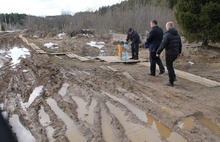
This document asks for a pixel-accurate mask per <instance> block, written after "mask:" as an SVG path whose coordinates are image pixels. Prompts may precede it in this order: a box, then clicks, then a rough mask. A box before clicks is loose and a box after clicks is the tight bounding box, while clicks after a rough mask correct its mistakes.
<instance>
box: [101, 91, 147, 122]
mask: <svg viewBox="0 0 220 142" xmlns="http://www.w3.org/2000/svg"><path fill="white" fill-rule="evenodd" d="M105 94H106V95H107V96H109V97H110V98H112V99H113V100H115V101H118V102H119V103H121V104H123V105H125V106H126V107H127V108H128V109H129V110H130V111H131V112H132V113H134V114H135V115H136V116H137V117H138V119H140V120H141V121H143V122H146V120H147V117H146V113H145V112H144V111H142V110H140V109H139V108H137V107H136V106H134V105H131V104H130V103H128V102H127V101H126V100H123V99H121V98H118V97H115V96H113V95H111V94H109V93H106V92H105Z"/></svg>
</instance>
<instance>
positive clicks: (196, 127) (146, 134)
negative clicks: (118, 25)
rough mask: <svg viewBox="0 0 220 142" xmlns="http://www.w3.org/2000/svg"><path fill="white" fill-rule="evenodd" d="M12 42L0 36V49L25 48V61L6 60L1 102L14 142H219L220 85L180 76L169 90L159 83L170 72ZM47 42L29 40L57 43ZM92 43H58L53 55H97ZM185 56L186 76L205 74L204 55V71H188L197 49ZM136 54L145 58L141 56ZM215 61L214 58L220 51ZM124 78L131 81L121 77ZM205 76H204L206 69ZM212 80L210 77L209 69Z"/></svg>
mask: <svg viewBox="0 0 220 142" xmlns="http://www.w3.org/2000/svg"><path fill="white" fill-rule="evenodd" d="M15 36H16V35H15V34H13V33H12V34H11V36H10V35H7V38H6V37H5V36H3V37H2V36H0V37H1V38H4V40H6V39H8V40H6V41H9V43H8V44H5V45H4V46H2V47H1V49H0V50H4V51H9V50H10V49H13V48H14V47H18V48H27V49H29V50H30V55H28V56H25V58H24V57H21V58H20V59H21V61H20V63H18V64H17V65H16V66H15V67H14V66H13V63H12V62H11V60H10V58H9V59H4V60H3V65H2V67H1V68H0V70H1V71H0V77H1V80H0V81H1V82H0V83H1V88H0V96H1V97H0V103H2V106H1V107H3V110H4V111H5V112H7V115H8V119H9V122H10V125H12V130H13V131H14V132H15V134H16V135H17V138H18V140H19V142H32V141H33V142H34V141H37V142H47V141H49V142H75V141H77V142H81V141H82V142H83V141H87V142H103V141H106V142H219V141H220V107H219V101H220V94H219V91H220V87H215V88H209V87H205V86H203V85H201V84H197V83H194V82H191V81H188V80H185V79H182V78H177V80H178V81H177V82H176V85H175V87H166V86H164V85H163V83H164V82H166V81H167V74H164V75H161V76H159V75H157V76H156V77H151V76H148V75H147V74H148V72H149V68H147V67H146V66H142V65H140V64H108V63H106V62H100V61H97V60H93V61H91V62H83V63H82V62H80V61H79V60H77V59H70V58H68V57H66V56H58V57H57V56H54V55H44V54H37V53H35V52H34V51H32V50H31V49H30V48H29V47H28V46H26V45H25V44H22V42H21V41H20V40H19V39H17V38H16V37H15ZM11 38H13V39H15V40H13V41H11ZM51 40H53V41H51ZM51 40H49V39H31V40H29V41H32V42H33V41H35V43H38V44H39V45H41V44H42V45H43V44H45V43H48V42H55V41H56V40H57V39H51ZM94 40H97V41H98V42H102V40H101V39H94V38H93V39H88V38H84V37H80V38H79V37H78V38H74V39H69V42H68V39H62V40H61V39H60V40H59V41H58V43H60V44H61V43H63V44H61V45H59V44H58V46H59V48H60V47H63V48H62V49H55V51H57V52H60V51H62V52H63V51H64V48H65V51H72V52H74V53H77V54H79V55H81V56H82V55H84V54H85V56H97V55H98V54H99V49H98V48H95V47H90V46H89V45H86V43H89V42H90V41H94ZM104 42H105V47H104V48H103V49H104V50H105V51H106V53H107V54H115V52H116V51H117V47H116V48H115V45H112V44H111V42H110V41H107V40H106V41H104ZM73 44H74V46H73ZM67 45H69V47H70V49H68V48H67ZM79 47H81V48H83V49H81V48H80V49H78V48H79ZM87 49H88V51H87ZM112 49H114V50H112ZM59 50H60V51H59ZM115 50H116V51H115ZM55 51H48V52H55ZM90 51H91V52H90ZM185 52H186V54H185V57H183V58H182V59H179V60H178V61H177V63H176V64H175V65H176V66H177V67H178V68H179V69H181V68H182V70H185V71H187V70H189V68H188V67H189V66H190V69H191V71H192V70H197V71H198V70H200V72H199V73H196V74H197V75H198V74H203V71H202V70H201V69H202V68H205V67H204V66H205V65H207V64H208V57H207V59H206V58H205V56H204V58H205V59H203V62H204V64H203V66H201V67H200V66H199V65H197V62H195V66H194V65H189V64H188V56H190V57H191V59H194V58H197V59H199V58H198V57H197V56H196V52H197V51H196V52H193V50H192V51H191V52H193V54H187V51H185ZM198 52H199V54H201V53H202V52H201V51H198ZM210 52H211V51H210ZM116 53H117V52H116ZM96 54H97V55H96ZM140 54H141V56H142V57H145V56H147V52H146V51H145V50H141V53H140ZM215 55H216V56H215V57H216V58H217V57H218V56H219V55H220V53H219V54H215ZM1 56H2V58H3V57H4V58H5V55H3V54H1ZM162 58H163V57H162ZM201 60H202V59H201ZM205 61H207V62H205ZM192 62H193V60H192ZM215 62H216V64H215V66H216V67H215V71H216V72H217V73H219V69H220V67H219V66H217V64H219V63H218V62H217V59H215ZM198 64H202V62H199V63H198ZM213 64H214V63H213ZM109 67H110V68H109ZM196 67H197V68H196ZM192 68H193V69H192ZM213 68H214V66H213ZM112 69H114V70H112ZM125 72H126V73H127V74H129V75H130V76H131V77H132V78H134V80H133V79H131V78H126V76H125V75H124V73H125ZM204 72H206V74H208V69H206V70H204ZM217 73H216V74H217ZM210 76H212V77H214V76H215V74H214V73H213V71H212V70H210V73H209V77H210ZM206 77H207V76H206ZM207 78H208V77H207ZM214 80H216V81H218V80H219V79H218V78H217V77H216V78H214ZM15 123H16V124H15ZM18 129H22V130H23V131H20V132H19V131H18ZM21 135H22V136H24V135H25V136H26V137H21Z"/></svg>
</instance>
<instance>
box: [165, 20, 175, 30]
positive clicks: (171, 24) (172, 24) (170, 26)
mask: <svg viewBox="0 0 220 142" xmlns="http://www.w3.org/2000/svg"><path fill="white" fill-rule="evenodd" d="M172 28H174V23H173V22H167V24H166V29H167V31H168V30H169V29H172Z"/></svg>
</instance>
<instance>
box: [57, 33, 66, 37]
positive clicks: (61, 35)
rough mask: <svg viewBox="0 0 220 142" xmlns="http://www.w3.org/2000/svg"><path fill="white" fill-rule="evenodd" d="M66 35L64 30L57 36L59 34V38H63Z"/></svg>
mask: <svg viewBox="0 0 220 142" xmlns="http://www.w3.org/2000/svg"><path fill="white" fill-rule="evenodd" d="M65 35H66V33H64V32H63V33H60V34H58V35H57V36H58V38H59V39H63V37H64V36H65Z"/></svg>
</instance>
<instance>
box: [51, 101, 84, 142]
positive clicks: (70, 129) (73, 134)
mask: <svg viewBox="0 0 220 142" xmlns="http://www.w3.org/2000/svg"><path fill="white" fill-rule="evenodd" d="M47 103H48V105H49V106H50V107H51V109H52V110H53V111H54V113H55V114H56V115H57V117H58V118H60V119H61V120H63V122H64V124H65V125H66V127H67V130H66V137H67V138H68V140H69V141H70V142H75V141H77V142H83V137H82V135H81V134H80V132H79V131H78V129H77V127H76V125H75V124H74V121H73V120H72V119H71V118H70V117H69V116H68V115H66V113H64V112H63V111H62V110H61V109H60V108H59V107H58V105H57V102H56V101H55V100H54V99H52V98H48V99H47Z"/></svg>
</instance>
